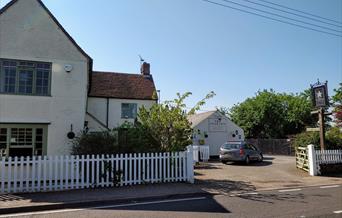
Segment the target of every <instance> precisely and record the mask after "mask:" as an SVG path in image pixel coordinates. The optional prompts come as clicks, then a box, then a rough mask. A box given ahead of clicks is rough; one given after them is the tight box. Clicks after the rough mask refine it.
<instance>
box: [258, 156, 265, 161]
mask: <svg viewBox="0 0 342 218" xmlns="http://www.w3.org/2000/svg"><path fill="white" fill-rule="evenodd" d="M263 160H264V157H263V156H262V154H260V155H259V159H258V161H259V162H262V161H263Z"/></svg>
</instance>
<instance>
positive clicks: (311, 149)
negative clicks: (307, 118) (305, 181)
mask: <svg viewBox="0 0 342 218" xmlns="http://www.w3.org/2000/svg"><path fill="white" fill-rule="evenodd" d="M308 161H309V174H310V176H317V162H316V152H315V146H314V145H312V144H311V145H308Z"/></svg>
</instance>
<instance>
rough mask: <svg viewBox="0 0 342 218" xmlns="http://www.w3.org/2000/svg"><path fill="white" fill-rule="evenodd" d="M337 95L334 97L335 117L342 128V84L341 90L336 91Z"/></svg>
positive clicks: (340, 85) (341, 84)
mask: <svg viewBox="0 0 342 218" xmlns="http://www.w3.org/2000/svg"><path fill="white" fill-rule="evenodd" d="M334 91H335V95H334V96H333V97H332V100H333V106H334V110H333V113H334V117H335V122H336V125H337V126H339V127H342V83H340V84H339V88H337V89H334Z"/></svg>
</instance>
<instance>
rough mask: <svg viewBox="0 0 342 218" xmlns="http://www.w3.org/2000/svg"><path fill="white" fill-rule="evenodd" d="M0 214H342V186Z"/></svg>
mask: <svg viewBox="0 0 342 218" xmlns="http://www.w3.org/2000/svg"><path fill="white" fill-rule="evenodd" d="M3 217H37V218H42V217H49V218H50V217H52V218H59V217H77V218H81V217H101V218H105V217H158V218H159V217H169V218H175V217H196V218H200V217H342V185H326V186H317V187H307V188H289V189H281V190H271V191H261V192H249V193H248V192H245V193H239V194H234V195H203V196H191V197H189V196H188V197H184V198H182V197H179V196H178V197H175V198H167V199H160V200H153V201H148V200H147V201H140V202H127V203H124V204H119V205H110V204H100V203H99V204H97V205H91V207H90V206H87V205H84V206H83V207H82V208H73V209H63V210H54V211H40V212H32V213H25V214H12V215H0V218H3Z"/></svg>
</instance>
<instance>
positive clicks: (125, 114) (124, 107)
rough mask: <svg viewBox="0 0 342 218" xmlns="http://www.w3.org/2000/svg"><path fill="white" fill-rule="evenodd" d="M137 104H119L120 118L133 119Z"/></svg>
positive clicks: (135, 115) (135, 114)
mask: <svg viewBox="0 0 342 218" xmlns="http://www.w3.org/2000/svg"><path fill="white" fill-rule="evenodd" d="M137 111H138V105H137V104H136V103H122V104H121V118H124V119H135V118H136V117H137Z"/></svg>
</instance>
